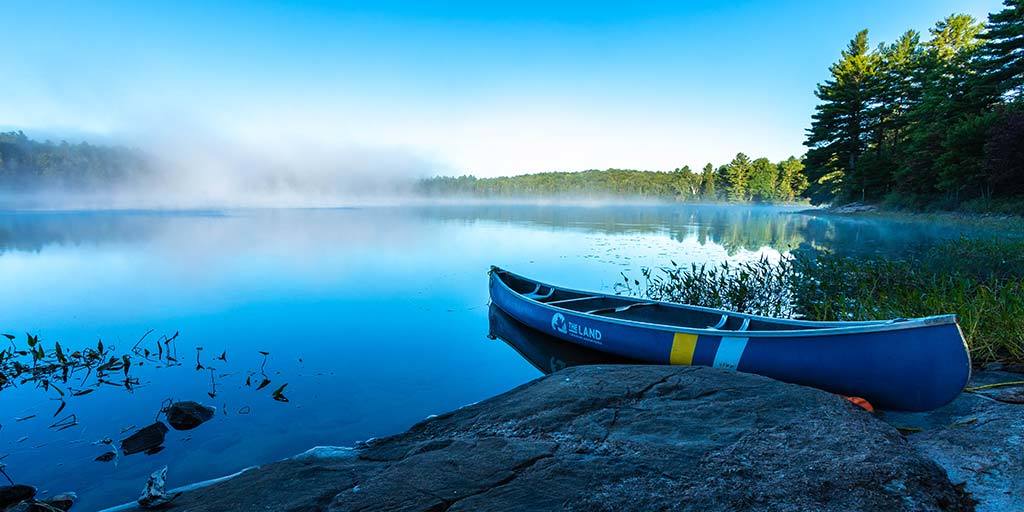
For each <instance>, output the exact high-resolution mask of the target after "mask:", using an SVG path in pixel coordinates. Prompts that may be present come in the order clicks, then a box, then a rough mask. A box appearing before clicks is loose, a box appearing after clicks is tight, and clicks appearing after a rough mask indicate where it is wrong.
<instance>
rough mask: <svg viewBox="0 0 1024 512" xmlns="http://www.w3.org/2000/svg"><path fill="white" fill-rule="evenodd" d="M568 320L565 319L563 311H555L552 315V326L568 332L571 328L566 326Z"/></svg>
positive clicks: (556, 329) (559, 330)
mask: <svg viewBox="0 0 1024 512" xmlns="http://www.w3.org/2000/svg"><path fill="white" fill-rule="evenodd" d="M567 323H568V322H566V321H565V316H563V315H562V314H561V313H555V316H552V317H551V328H552V329H554V330H555V331H558V332H560V333H562V334H565V333H566V332H568V330H569V328H568V327H567V326H566V324H567Z"/></svg>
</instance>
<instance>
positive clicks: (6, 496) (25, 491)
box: [0, 484, 36, 510]
mask: <svg viewBox="0 0 1024 512" xmlns="http://www.w3.org/2000/svg"><path fill="white" fill-rule="evenodd" d="M35 495H36V488H35V487H32V486H31V485H22V484H14V485H3V486H0V510H4V509H5V508H7V507H10V506H11V505H17V504H18V503H21V502H22V501H25V500H30V499H32V498H33V497H34V496H35Z"/></svg>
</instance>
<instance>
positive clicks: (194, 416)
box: [164, 400, 217, 430]
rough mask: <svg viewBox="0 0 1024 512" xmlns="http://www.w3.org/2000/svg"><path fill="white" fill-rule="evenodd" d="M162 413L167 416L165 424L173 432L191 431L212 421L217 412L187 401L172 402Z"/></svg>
mask: <svg viewBox="0 0 1024 512" xmlns="http://www.w3.org/2000/svg"><path fill="white" fill-rule="evenodd" d="M164 412H165V414H166V415H167V423H169V424H170V425H171V428H173V429H174V430H192V429H194V428H196V427H198V426H199V425H202V424H203V423H206V422H207V421H210V420H211V419H213V415H214V414H215V413H216V412H217V410H216V409H214V408H213V407H209V406H206V405H203V404H201V403H199V402H193V401H191V400H189V401H184V402H174V403H173V404H171V405H169V406H167V409H166V411H164Z"/></svg>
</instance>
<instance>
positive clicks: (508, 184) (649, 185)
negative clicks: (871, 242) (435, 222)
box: [418, 153, 807, 202]
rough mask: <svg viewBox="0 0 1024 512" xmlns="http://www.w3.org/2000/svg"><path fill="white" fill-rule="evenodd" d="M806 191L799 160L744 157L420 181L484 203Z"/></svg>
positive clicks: (427, 189) (785, 197)
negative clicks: (697, 167) (696, 165)
mask: <svg viewBox="0 0 1024 512" xmlns="http://www.w3.org/2000/svg"><path fill="white" fill-rule="evenodd" d="M806 187H807V178H806V176H805V175H804V173H803V164H802V163H801V162H800V160H797V159H796V158H794V157H790V158H788V159H786V160H783V161H782V162H778V163H773V162H771V161H770V160H768V159H767V158H758V159H756V160H751V159H750V157H748V156H747V155H744V154H743V153H740V154H738V155H736V158H734V159H733V160H732V161H731V162H729V163H728V164H726V165H723V166H720V167H718V168H717V169H716V168H715V167H714V166H713V165H712V164H707V165H705V166H704V169H703V170H702V171H701V172H694V171H693V170H692V169H690V167H689V166H684V167H681V168H678V169H675V170H673V171H637V170H632V169H607V170H603V171H600V170H590V171H583V172H542V173H536V174H523V175H519V176H502V177H499V178H477V177H475V176H470V175H466V176H457V177H448V176H441V177H436V178H428V179H425V180H422V181H420V182H419V184H418V189H419V191H420V192H421V193H424V194H427V195H462V196H481V197H523V196H576V197H608V196H628V197H642V198H658V199H672V200H677V201H726V200H727V201H761V202H779V201H793V200H794V199H795V198H797V197H799V196H800V194H801V192H803V190H804V189H805V188H806Z"/></svg>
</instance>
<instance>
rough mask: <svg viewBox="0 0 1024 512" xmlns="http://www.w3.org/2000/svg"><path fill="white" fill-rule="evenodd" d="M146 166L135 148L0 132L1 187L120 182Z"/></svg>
mask: <svg viewBox="0 0 1024 512" xmlns="http://www.w3.org/2000/svg"><path fill="white" fill-rule="evenodd" d="M145 168H146V162H145V158H144V157H143V155H142V154H141V153H140V152H138V151H135V150H131V149H127V148H121V147H111V146H95V145H92V144H88V143H85V142H83V143H80V144H69V143H67V142H59V143H55V142H50V141H46V142H38V141H34V140H31V139H29V138H28V137H27V136H25V134H24V133H22V132H20V131H17V132H7V133H0V189H4V190H23V189H33V188H43V187H47V188H49V187H65V188H69V189H83V188H93V187H106V186H110V185H111V184H117V183H123V182H125V181H128V180H130V179H131V178H133V177H135V176H137V175H138V174H139V173H140V172H142V171H143V170H144V169H145Z"/></svg>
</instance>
